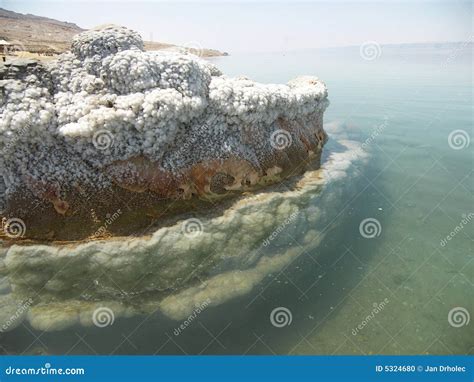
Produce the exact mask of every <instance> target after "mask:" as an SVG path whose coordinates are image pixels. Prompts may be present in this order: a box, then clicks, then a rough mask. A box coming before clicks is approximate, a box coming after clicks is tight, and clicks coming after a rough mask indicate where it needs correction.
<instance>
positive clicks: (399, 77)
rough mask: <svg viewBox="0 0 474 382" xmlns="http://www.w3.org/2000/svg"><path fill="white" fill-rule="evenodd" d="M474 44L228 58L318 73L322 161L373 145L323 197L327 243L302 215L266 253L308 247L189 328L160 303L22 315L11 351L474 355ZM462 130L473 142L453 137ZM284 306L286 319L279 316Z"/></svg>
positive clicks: (269, 73) (269, 68)
mask: <svg viewBox="0 0 474 382" xmlns="http://www.w3.org/2000/svg"><path fill="white" fill-rule="evenodd" d="M471 52H472V45H460V46H451V47H435V46H431V47H426V48H424V49H414V48H412V47H405V48H394V47H392V48H385V47H383V48H382V50H381V55H380V56H379V57H377V58H376V59H374V60H364V59H363V58H362V57H361V56H360V54H359V51H358V49H352V48H347V49H337V50H324V51H315V52H297V53H285V54H278V53H275V54H255V55H232V56H229V57H222V58H218V59H215V60H214V62H215V63H216V64H217V65H218V66H219V67H220V68H221V69H222V71H223V72H224V73H226V74H227V75H229V76H239V75H246V76H248V77H250V78H251V79H254V80H257V81H261V82H268V83H271V82H274V83H285V82H286V81H288V80H290V79H292V78H294V77H296V76H297V75H300V74H310V75H317V76H318V77H320V78H321V79H323V80H324V81H325V82H326V84H327V86H328V89H329V98H330V101H331V105H330V106H329V108H328V109H327V111H326V113H325V128H326V130H327V132H328V134H329V135H330V139H329V141H328V143H327V145H326V146H325V149H324V150H325V152H324V159H323V162H324V161H327V160H328V158H329V157H330V155H331V153H336V152H338V151H340V150H341V148H340V147H341V145H340V143H341V142H344V141H345V140H349V141H355V142H358V143H359V144H363V146H362V147H363V149H364V152H365V153H366V154H367V158H366V159H365V160H360V159H357V158H356V159H354V160H353V162H352V163H351V165H350V167H349V168H348V170H347V175H346V177H345V178H343V179H342V180H339V181H334V182H328V183H327V184H326V185H325V186H324V187H323V188H322V189H321V190H318V191H315V195H314V199H311V200H312V201H311V203H312V206H311V207H309V208H310V210H309V211H311V208H314V210H315V211H316V210H318V209H319V210H323V211H324V226H322V227H321V226H318V222H317V221H315V222H314V225H315V227H316V226H317V229H318V231H319V232H322V233H324V236H322V240H321V241H320V243H319V244H317V245H315V243H314V242H313V243H311V242H310V243H308V242H307V241H305V240H304V237H305V235H306V234H307V233H308V232H309V231H311V230H312V229H314V227H313V226H311V225H310V224H307V223H305V226H298V216H297V217H296V219H295V220H294V221H291V222H290V223H289V225H292V226H298V230H297V232H296V233H294V231H291V230H286V229H283V230H282V231H281V232H280V233H279V234H278V236H279V238H278V240H275V241H274V242H272V243H270V245H269V246H268V248H267V250H268V251H269V252H271V251H275V252H283V253H284V252H285V250H286V249H287V248H288V249H289V248H293V249H294V248H297V250H298V254H299V256H297V257H295V258H293V259H292V260H291V261H290V262H289V263H288V264H287V265H286V266H285V267H283V269H282V270H281V271H278V272H275V273H272V274H268V275H267V276H266V277H265V278H264V279H263V280H262V281H261V282H260V283H258V284H257V285H256V286H255V287H254V288H253V289H252V290H251V291H250V292H248V293H245V294H243V295H240V296H238V297H235V298H233V299H230V300H228V301H226V302H224V303H222V304H220V305H218V306H212V307H207V308H205V309H203V310H202V312H200V313H198V314H197V315H196V318H195V319H193V320H192V322H190V323H189V325H187V326H186V327H185V329H184V330H182V331H181V332H180V333H179V334H178V335H176V332H175V330H176V328H178V327H179V326H180V324H182V323H183V320H181V321H180V320H172V319H170V318H167V317H166V316H164V315H163V314H161V313H158V312H157V313H154V314H143V315H136V316H133V317H130V318H117V319H116V320H115V322H114V323H113V325H111V326H108V327H105V328H98V327H94V326H91V327H83V326H78V325H77V326H73V327H71V328H68V329H65V330H61V331H53V332H42V331H38V330H35V329H33V328H32V327H31V326H30V325H29V324H28V323H27V322H25V323H23V324H22V325H21V326H19V327H18V328H16V329H15V330H13V331H10V332H7V333H3V334H1V335H0V345H1V350H2V352H4V353H12V354H66V353H67V354H185V353H186V354H274V353H275V354H425V353H428V354H472V353H473V352H474V326H473V323H472V322H470V323H467V318H469V317H470V316H472V315H474V299H473V295H474V288H473V280H474V262H473V261H472V259H473V238H474V215H472V218H470V216H471V215H470V214H473V213H474V211H473V193H474V184H473V143H472V142H469V141H470V140H472V137H473V130H472V126H473V124H472V123H473V99H472V56H471ZM456 130H462V131H464V132H465V134H464V133H462V132H461V133H459V132H456V133H455V135H456V136H458V137H459V136H460V135H459V134H461V135H462V136H464V137H465V138H466V137H467V138H466V139H465V140H464V143H463V141H462V139H461V141H459V140H457V139H456V140H454V139H452V140H451V145H450V140H449V136H450V134H451V133H452V132H453V131H456ZM460 146H464V147H463V148H460ZM321 203H324V205H321ZM365 219H372V220H371V221H372V222H374V225H372V226H371V227H372V228H374V229H375V231H370V226H366V225H364V224H362V225H361V223H362V222H363V221H364V220H365ZM316 220H317V219H316ZM463 220H464V221H465V222H466V223H462V221H463ZM460 225H462V228H461V229H456V226H460ZM364 227H365V229H366V231H364V229H363V228H364ZM455 229H456V231H455ZM361 230H362V233H361ZM290 232H291V234H290ZM451 232H453V233H454V235H451V236H452V238H451V240H449V241H447V242H446V243H445V244H443V243H444V242H443V243H442V242H441V241H442V240H443V239H444V238H446V237H447V236H448V235H450V233H451ZM364 236H374V237H372V238H370V237H369V238H367V237H364ZM230 288H231V287H230ZM282 308H285V309H284V310H283V309H282ZM460 308H462V309H460ZM275 309H278V311H280V313H281V312H283V313H281V314H279V315H277V316H276V322H275V320H273V322H272V319H271V318H272V317H274V318H275V316H272V312H273V311H274V310H275ZM459 312H461V313H459ZM466 312H467V313H466ZM279 319H281V320H282V321H280V320H279ZM473 319H474V318H473ZM280 323H281V325H280Z"/></svg>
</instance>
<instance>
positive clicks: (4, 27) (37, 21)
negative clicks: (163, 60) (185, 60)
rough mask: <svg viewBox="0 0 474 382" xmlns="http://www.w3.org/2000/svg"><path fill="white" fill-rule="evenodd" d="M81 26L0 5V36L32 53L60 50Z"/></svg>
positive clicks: (154, 45) (155, 46)
mask: <svg viewBox="0 0 474 382" xmlns="http://www.w3.org/2000/svg"><path fill="white" fill-rule="evenodd" d="M84 30H85V29H83V28H81V27H79V26H77V25H76V24H74V23H68V22H65V21H58V20H54V19H50V18H47V17H41V16H35V15H31V14H26V15H24V14H21V13H16V12H12V11H8V10H6V9H3V8H0V40H6V41H8V42H10V43H12V44H14V48H15V50H19V51H28V52H32V53H47V52H50V53H52V52H55V53H61V52H64V51H66V50H68V49H69V48H70V46H71V40H72V37H73V36H74V35H75V34H77V33H80V32H82V31H84ZM174 47H176V46H175V45H172V44H167V43H161V42H155V41H145V48H146V49H147V50H160V49H170V48H174ZM187 49H188V50H189V51H191V52H192V53H195V54H198V55H202V56H206V57H211V56H222V55H224V53H222V52H219V51H218V50H214V49H202V48H200V47H198V46H192V47H187Z"/></svg>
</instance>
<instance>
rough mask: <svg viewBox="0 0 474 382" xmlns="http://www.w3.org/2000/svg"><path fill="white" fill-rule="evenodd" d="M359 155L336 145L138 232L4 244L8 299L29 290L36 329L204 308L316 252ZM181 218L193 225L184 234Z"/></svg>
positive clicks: (352, 147)
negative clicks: (216, 206)
mask: <svg viewBox="0 0 474 382" xmlns="http://www.w3.org/2000/svg"><path fill="white" fill-rule="evenodd" d="M361 160H365V153H364V152H363V151H362V150H360V149H359V147H358V146H357V144H356V143H354V142H350V141H340V142H339V146H338V149H337V151H336V152H332V153H331V154H330V155H329V156H328V157H327V158H324V159H323V163H322V166H321V168H320V169H318V170H312V171H307V172H305V174H304V175H303V176H301V177H300V178H299V179H298V180H297V181H296V182H294V183H289V184H285V185H282V186H281V188H267V189H265V190H264V191H262V192H259V193H254V194H250V195H242V196H241V197H240V198H239V199H238V200H236V201H233V202H232V204H231V205H229V206H227V208H226V209H225V210H223V211H222V212H220V213H218V214H215V215H213V216H208V215H206V214H203V215H199V219H194V220H193V218H191V219H186V220H178V221H176V222H174V223H170V224H168V225H167V226H165V227H161V228H158V229H155V230H154V231H153V232H152V233H150V234H148V235H143V236H141V237H123V238H111V239H108V240H97V241H91V242H87V243H82V242H81V243H71V244H56V243H49V245H43V244H28V245H25V244H24V243H20V244H21V245H18V244H15V245H11V246H10V247H9V248H8V251H7V253H6V256H5V259H4V269H3V271H2V274H3V275H4V277H6V278H8V281H9V283H10V284H11V286H12V288H11V289H12V290H13V295H14V296H15V300H16V301H24V300H27V299H28V298H30V297H33V296H34V299H35V300H34V304H32V306H31V307H30V308H29V310H28V315H27V320H28V322H29V324H30V325H31V326H32V327H33V328H35V329H37V330H44V331H55V330H64V329H66V328H68V327H71V326H74V325H83V326H91V325H96V326H99V325H97V324H96V323H94V320H93V319H94V313H95V312H97V311H100V308H101V307H102V308H105V309H106V311H107V312H108V314H109V320H110V321H113V320H114V319H115V320H118V319H120V318H124V317H130V316H133V315H139V314H152V313H154V312H159V313H160V314H163V315H165V316H166V317H168V318H170V319H173V320H182V319H184V318H186V317H187V316H188V315H190V314H191V313H192V312H193V310H194V309H196V308H197V307H200V306H202V305H203V303H204V302H206V308H207V307H209V309H211V308H212V307H213V306H217V305H220V304H223V303H225V302H226V301H229V300H230V299H233V298H236V297H238V296H243V295H245V294H246V293H249V292H250V291H252V290H253V289H255V288H256V287H257V286H258V285H259V283H261V282H262V281H263V280H264V278H265V277H267V276H268V275H269V274H278V273H279V272H281V271H282V270H284V269H285V268H286V267H288V266H289V264H291V263H292V262H293V261H294V260H295V259H297V258H298V256H301V255H302V254H306V256H308V254H311V256H317V254H318V252H319V251H318V246H319V244H320V242H321V240H323V239H324V237H325V235H326V234H327V233H328V230H329V229H331V227H333V226H334V225H335V224H336V222H335V221H334V211H336V210H338V208H340V200H341V199H342V198H343V197H344V195H343V184H344V185H345V186H348V185H349V184H350V181H351V178H352V177H353V176H354V174H355V173H356V172H354V171H351V165H352V163H353V162H354V161H361ZM190 221H193V223H195V224H198V227H197V228H198V229H197V230H196V231H190V232H186V230H185V228H186V226H187V225H188V223H189V222H190ZM338 221H340V220H338ZM302 245H304V250H302ZM9 301H10V300H9ZM0 302H1V301H0ZM9 305H10V306H16V303H15V305H14V304H13V303H10V304H9ZM12 310H13V308H12V309H11V310H10V311H12ZM11 315H12V313H8V314H7V315H6V316H7V317H10V316H11ZM7 317H5V319H7ZM1 318H2V317H0V323H1Z"/></svg>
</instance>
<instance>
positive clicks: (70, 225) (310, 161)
mask: <svg viewBox="0 0 474 382" xmlns="http://www.w3.org/2000/svg"><path fill="white" fill-rule="evenodd" d="M277 125H278V127H279V128H280V129H282V130H285V131H289V132H294V131H299V132H301V133H300V134H299V135H298V139H297V140H293V141H292V142H291V144H290V145H288V146H287V147H283V148H281V149H277V150H274V151H273V152H269V154H268V155H267V156H266V157H264V158H263V160H262V163H263V166H261V167H259V166H255V165H254V164H252V163H251V162H250V161H248V160H246V159H243V158H238V157H236V156H233V157H229V158H227V159H212V160H208V161H202V162H198V163H195V164H193V165H192V166H188V167H185V168H183V169H181V170H180V171H179V172H172V171H168V170H166V169H165V168H164V167H163V166H162V164H161V163H160V162H154V161H151V160H150V159H148V158H147V157H145V156H139V157H134V158H131V159H128V160H121V161H116V162H113V163H112V164H110V165H108V166H107V167H105V168H104V169H103V172H104V174H105V175H107V176H109V177H110V178H111V179H113V181H114V183H115V185H112V186H111V187H110V188H108V189H106V190H101V191H99V192H97V191H95V190H88V189H86V188H84V187H81V186H75V187H69V188H63V189H60V186H59V185H58V184H54V183H50V184H48V183H44V182H38V181H35V180H34V179H31V178H28V177H25V185H26V186H27V189H28V190H27V191H28V192H26V193H22V194H18V195H17V197H16V198H15V199H14V200H13V202H12V203H11V204H10V208H9V210H8V211H7V213H6V214H5V215H6V216H8V215H9V214H10V215H12V214H13V212H18V211H22V213H21V217H22V219H23V220H24V221H25V225H26V227H28V231H27V232H26V233H25V235H23V236H22V237H18V238H14V241H15V242H18V240H22V239H23V240H25V239H31V240H35V241H70V240H73V241H76V240H83V239H87V238H91V239H97V238H104V237H109V236H115V235H129V234H144V233H146V230H147V228H148V227H151V226H153V227H154V228H155V227H156V226H157V225H160V224H165V223H166V222H167V221H169V219H173V217H176V216H178V215H179V214H182V213H186V212H191V211H199V210H201V211H204V210H208V209H209V208H216V205H215V203H216V200H222V199H225V198H229V199H230V198H235V197H237V196H238V195H239V194H242V193H243V192H249V191H257V190H259V189H261V188H262V187H265V186H268V185H272V184H275V183H278V182H281V181H282V180H284V179H287V178H291V177H295V176H298V175H300V174H302V173H303V172H304V171H305V170H306V169H307V168H308V167H309V166H311V168H313V169H314V168H318V167H319V160H320V156H321V151H322V148H323V145H324V143H325V142H326V140H327V136H326V134H325V132H324V130H323V129H322V119H320V120H319V121H314V125H313V126H311V130H312V131H313V133H312V134H308V133H307V130H308V129H307V126H306V128H305V129H303V128H302V127H301V126H299V125H300V123H299V122H292V121H288V120H286V119H284V118H279V119H278V121H277ZM303 132H304V133H303ZM25 206H30V207H31V208H28V207H26V208H25ZM117 209H121V211H122V212H121V216H120V218H119V219H117V221H115V222H114V224H113V225H111V226H110V227H107V229H103V227H102V226H103V224H102V223H103V220H105V219H106V218H105V217H106V216H107V215H108V214H111V213H113V212H114V211H116V210H117ZM3 236H4V239H6V240H7V241H9V240H11V239H12V238H9V237H8V236H5V235H3Z"/></svg>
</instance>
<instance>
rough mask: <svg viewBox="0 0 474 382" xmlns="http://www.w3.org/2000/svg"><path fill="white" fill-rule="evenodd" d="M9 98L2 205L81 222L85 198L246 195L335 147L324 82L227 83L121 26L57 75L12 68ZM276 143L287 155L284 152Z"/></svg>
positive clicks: (3, 125) (7, 73) (7, 78)
mask: <svg viewBox="0 0 474 382" xmlns="http://www.w3.org/2000/svg"><path fill="white" fill-rule="evenodd" d="M0 88H1V90H2V93H1V94H2V97H1V99H0V115H1V119H0V175H1V176H0V179H3V180H2V183H5V187H6V192H4V193H2V194H0V199H1V202H0V205H8V204H9V203H10V202H12V201H13V200H16V199H18V197H22V198H23V199H22V205H25V203H26V202H25V200H24V198H26V199H27V200H30V201H31V204H35V205H37V204H38V202H40V203H42V202H44V203H46V205H47V206H49V209H50V211H52V212H45V213H54V210H56V212H59V213H60V214H62V215H65V216H71V215H74V214H77V213H78V212H77V211H76V210H74V203H75V202H76V201H77V199H78V198H80V196H79V195H78V192H77V188H78V187H80V188H81V189H84V188H86V189H89V190H90V191H91V192H89V194H93V195H100V196H101V197H102V199H110V190H111V189H112V188H113V187H117V186H118V187H121V188H123V189H126V190H128V191H131V192H137V191H138V192H144V191H151V192H153V193H155V194H157V195H159V196H160V197H164V198H170V199H176V198H182V199H188V198H191V197H193V196H194V195H200V196H202V195H204V194H211V193H213V192H216V191H215V190H218V189H220V190H224V191H225V190H241V191H244V190H246V189H247V188H248V187H252V186H255V185H256V184H257V183H258V182H259V181H260V180H261V179H262V178H264V177H265V176H268V174H270V173H271V174H274V173H281V176H284V174H285V171H289V170H291V169H292V168H294V167H295V166H298V165H299V164H300V163H301V162H302V161H304V160H305V159H306V158H308V157H311V156H312V155H313V156H316V157H318V156H319V154H320V152H321V148H322V145H323V144H324V142H325V140H326V135H325V133H324V131H323V128H322V114H323V112H324V110H325V109H326V107H327V105H328V101H327V90H326V87H325V85H324V84H323V83H322V82H321V81H319V80H318V79H317V78H315V77H300V78H298V79H296V80H293V81H290V82H289V83H288V84H287V85H265V84H257V83H255V82H253V81H251V80H249V79H246V78H244V77H242V78H228V77H226V76H224V75H222V73H220V71H219V70H218V69H217V68H216V67H215V66H214V65H212V64H211V63H209V62H207V61H205V60H202V59H200V58H198V57H196V56H194V55H191V54H182V53H174V52H146V51H144V48H143V41H142V39H141V38H140V36H139V34H138V33H136V32H134V31H131V30H129V29H127V28H124V27H118V26H105V27H101V28H97V29H93V30H89V31H86V32H84V33H81V34H79V35H77V36H75V38H74V40H73V43H72V49H71V52H70V53H65V54H62V55H61V56H60V57H59V58H58V59H57V60H55V61H53V62H51V63H49V64H45V65H43V64H40V63H37V62H33V61H21V62H12V63H7V64H6V65H4V66H2V67H0ZM276 133H283V135H284V138H285V139H286V140H287V141H288V142H287V143H288V144H287V145H285V146H283V147H282V146H281V145H280V146H278V144H277V145H276V144H275V142H274V139H273V138H274V137H275V134H276ZM280 139H281V138H280ZM203 168H205V169H206V174H205V176H201V175H197V173H198V172H199V173H200V174H201V173H202V171H201V170H202V169H203ZM198 170H199V171H198ZM216 176H217V177H216ZM222 179H224V181H221V180H222ZM216 182H217V183H219V184H221V183H223V185H222V187H214V189H213V190H212V187H211V184H213V183H216ZM98 192H99V194H97V193H98ZM101 192H102V194H100V193H101ZM107 192H109V194H107ZM97 198H99V196H97ZM87 202H88V204H89V205H90V206H91V207H94V206H95V200H94V198H92V199H90V200H88V201H87ZM48 203H52V204H53V206H54V210H53V209H52V207H53V206H51V204H48ZM10 204H12V203H10ZM76 204H77V203H76ZM0 212H1V211H0ZM7 212H8V213H9V214H10V215H11V213H12V211H11V209H10V210H9V209H7ZM13 212H14V213H15V216H16V217H20V218H22V219H23V220H25V221H26V223H27V225H29V226H30V227H32V226H33V225H34V224H36V223H35V222H32V221H28V218H29V216H28V211H23V212H22V213H23V215H21V216H18V214H19V211H18V210H16V211H13ZM20 212H21V211H20ZM50 218H51V219H54V216H50ZM29 232H32V231H31V230H30V231H29Z"/></svg>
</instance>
